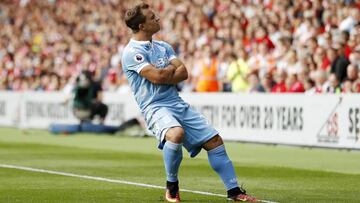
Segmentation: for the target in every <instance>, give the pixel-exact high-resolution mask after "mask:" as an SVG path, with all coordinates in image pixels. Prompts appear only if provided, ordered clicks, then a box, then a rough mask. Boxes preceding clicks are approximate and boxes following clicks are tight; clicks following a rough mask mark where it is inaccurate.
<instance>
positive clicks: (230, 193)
mask: <svg viewBox="0 0 360 203" xmlns="http://www.w3.org/2000/svg"><path fill="white" fill-rule="evenodd" d="M245 193H246V191H245V190H244V189H240V187H234V188H232V189H230V190H228V191H227V196H228V197H230V198H231V197H235V196H237V195H239V194H245Z"/></svg>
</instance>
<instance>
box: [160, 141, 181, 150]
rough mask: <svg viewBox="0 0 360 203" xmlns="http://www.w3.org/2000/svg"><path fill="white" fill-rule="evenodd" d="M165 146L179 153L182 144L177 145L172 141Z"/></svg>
mask: <svg viewBox="0 0 360 203" xmlns="http://www.w3.org/2000/svg"><path fill="white" fill-rule="evenodd" d="M164 146H166V147H167V148H169V149H171V150H174V151H178V150H180V149H181V147H182V143H180V144H177V143H174V142H171V141H166V142H165V145H164Z"/></svg>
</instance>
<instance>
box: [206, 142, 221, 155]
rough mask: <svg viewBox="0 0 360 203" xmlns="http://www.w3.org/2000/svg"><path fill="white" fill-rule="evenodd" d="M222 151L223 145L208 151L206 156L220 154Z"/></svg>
mask: <svg viewBox="0 0 360 203" xmlns="http://www.w3.org/2000/svg"><path fill="white" fill-rule="evenodd" d="M223 150H224V151H225V145H223V144H222V145H220V146H217V147H215V148H214V149H211V150H209V151H208V152H207V153H208V154H216V153H218V152H221V151H223Z"/></svg>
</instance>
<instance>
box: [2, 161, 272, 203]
mask: <svg viewBox="0 0 360 203" xmlns="http://www.w3.org/2000/svg"><path fill="white" fill-rule="evenodd" d="M0 167H1V168H12V169H18V170H24V171H32V172H39V173H47V174H54V175H62V176H68V177H76V178H83V179H89V180H98V181H104V182H110V183H119V184H126V185H135V186H140V187H148V188H157V189H165V187H163V186H158V185H150V184H144V183H136V182H129V181H124V180H115V179H109V178H103V177H96V176H87V175H79V174H75V173H66V172H61V171H51V170H46V169H37V168H30V167H25V166H15V165H8V164H0ZM180 191H183V192H189V193H195V194H201V195H209V196H217V197H226V195H222V194H216V193H211V192H203V191H196V190H187V189H180ZM258 201H259V202H264V203H278V202H272V201H268V200H258Z"/></svg>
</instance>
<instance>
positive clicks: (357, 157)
mask: <svg viewBox="0 0 360 203" xmlns="http://www.w3.org/2000/svg"><path fill="white" fill-rule="evenodd" d="M226 147H227V151H228V154H229V156H230V158H231V159H232V160H233V163H234V166H235V169H236V172H237V175H238V179H239V182H241V183H244V186H245V187H246V189H247V191H248V192H249V193H250V194H252V195H254V196H256V197H258V198H260V199H265V200H270V201H276V202H324V203H325V202H326V203H328V202H360V151H346V150H329V149H310V148H300V147H287V146H273V145H259V144H245V143H236V142H226ZM1 164H9V165H17V166H25V167H32V168H37V169H46V170H52V171H59V172H66V173H74V174H79V175H88V176H96V177H103V178H108V179H116V180H123V181H131V182H137V183H144V184H151V185H158V186H164V183H165V175H164V169H163V168H164V166H163V160H162V153H161V151H159V150H158V149H157V141H156V140H155V138H135V137H126V136H107V135H91V134H79V135H71V136H59V135H51V134H49V133H48V132H46V131H42V130H27V131H22V130H18V129H12V128H0V165H1ZM180 187H181V188H184V189H188V190H196V191H204V192H211V193H216V194H225V190H224V187H223V185H222V182H221V181H220V179H219V178H218V177H217V175H216V174H215V173H214V172H213V171H212V170H211V168H210V166H209V164H208V162H207V158H206V153H205V152H201V154H200V155H199V156H198V157H196V158H195V159H191V158H189V156H188V154H187V152H186V151H185V150H184V160H183V163H182V166H181V168H180ZM163 193H164V191H163V190H162V189H156V188H147V187H140V186H134V185H126V184H119V183H110V182H103V181H97V180H88V179H82V178H77V177H67V176H61V175H54V174H46V173H39V172H31V171H25V170H18V169H9V168H4V167H0V202H36V203H38V202H126V203H127V202H134V203H135V202H136V203H138V202H163V201H164V199H163ZM181 197H182V200H183V202H185V203H191V202H227V201H226V199H225V198H223V197H217V196H208V195H201V194H194V193H189V192H182V193H181Z"/></svg>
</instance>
